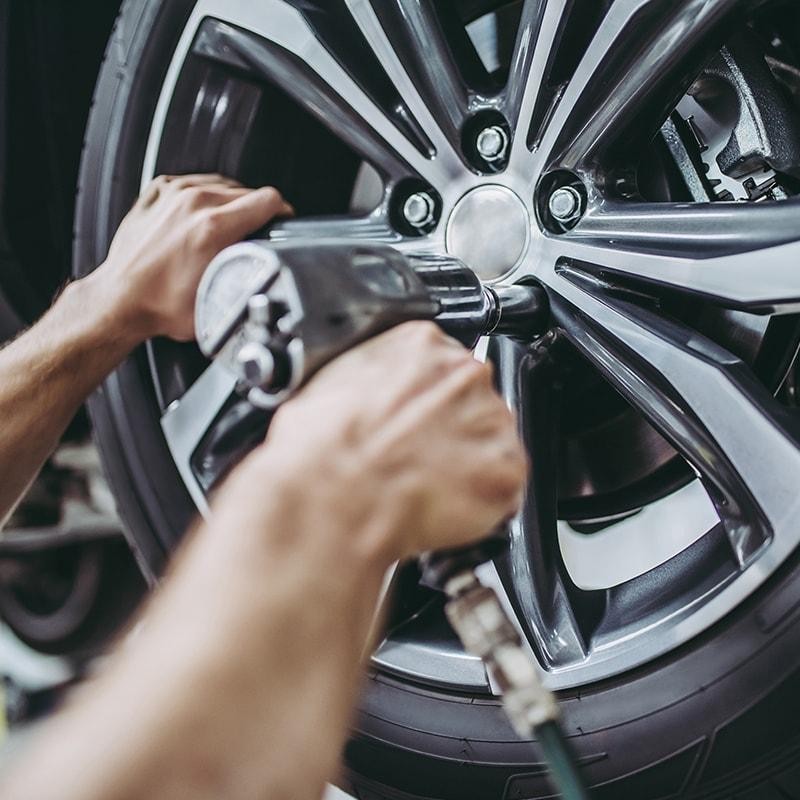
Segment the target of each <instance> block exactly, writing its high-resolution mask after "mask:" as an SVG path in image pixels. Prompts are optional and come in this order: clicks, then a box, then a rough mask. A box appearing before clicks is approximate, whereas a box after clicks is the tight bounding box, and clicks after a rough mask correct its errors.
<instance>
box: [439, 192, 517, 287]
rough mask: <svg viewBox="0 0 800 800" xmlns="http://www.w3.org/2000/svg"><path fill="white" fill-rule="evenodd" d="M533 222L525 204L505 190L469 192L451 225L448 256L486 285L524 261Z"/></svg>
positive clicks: (447, 238)
mask: <svg viewBox="0 0 800 800" xmlns="http://www.w3.org/2000/svg"><path fill="white" fill-rule="evenodd" d="M530 235H531V219H530V215H529V213H528V210H527V209H526V208H525V205H524V204H523V202H522V200H520V199H519V197H518V196H517V195H516V194H515V193H514V192H512V191H511V190H510V189H508V188H506V187H505V186H499V185H497V184H491V185H489V186H479V187H478V188H477V189H473V190H472V191H470V192H467V194H465V195H464V196H463V197H462V198H461V199H460V200H459V201H458V203H456V205H455V208H454V209H453V212H452V214H450V219H449V220H448V222H447V233H446V244H447V252H448V253H450V254H451V255H454V256H456V257H457V258H460V259H461V260H462V261H463V262H464V263H465V264H467V265H468V266H469V267H470V268H471V269H473V270H474V271H475V272H476V273H477V275H478V276H479V277H480V278H481V280H484V281H495V280H498V279H499V278H502V277H503V276H504V275H507V274H508V273H510V272H511V271H512V270H513V269H514V268H515V267H516V266H517V265H518V264H519V263H520V261H521V260H522V259H523V258H524V256H525V253H526V252H527V249H528V243H529V241H530Z"/></svg>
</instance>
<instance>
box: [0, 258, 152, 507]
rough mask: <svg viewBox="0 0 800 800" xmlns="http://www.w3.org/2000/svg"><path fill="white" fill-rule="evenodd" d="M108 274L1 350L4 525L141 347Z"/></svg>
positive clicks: (81, 286) (63, 299) (74, 290)
mask: <svg viewBox="0 0 800 800" xmlns="http://www.w3.org/2000/svg"><path fill="white" fill-rule="evenodd" d="M116 311H117V305H116V304H115V302H114V298H113V297H112V296H111V293H110V292H109V289H108V282H107V280H106V279H105V276H104V274H103V273H100V279H99V280H98V279H97V278H95V277H90V278H87V279H84V280H82V281H78V282H76V283H73V284H71V285H70V286H68V287H67V288H66V289H65V291H64V292H63V293H62V294H61V296H60V297H59V299H58V300H57V301H56V303H55V304H54V305H53V307H52V308H51V309H50V310H49V311H48V312H47V314H45V316H44V317H42V319H41V320H40V321H39V322H38V323H37V324H36V325H34V326H33V327H32V328H30V329H29V330H28V331H27V332H25V333H24V334H22V335H21V336H20V337H19V338H17V339H16V340H15V341H13V342H11V343H10V344H8V345H6V346H5V347H4V348H3V349H2V350H0V420H2V425H0V475H2V476H3V480H2V481H0V523H2V522H4V521H5V520H6V519H7V517H8V515H9V514H10V513H11V511H12V510H13V508H14V506H15V505H16V503H17V502H18V501H19V499H20V497H21V496H22V495H23V494H24V492H25V490H26V489H27V488H28V486H29V485H30V483H31V481H32V480H33V479H34V478H35V477H36V474H37V473H38V471H39V469H40V468H41V466H42V464H43V463H44V461H45V460H46V459H47V457H48V456H49V455H50V454H51V453H52V451H53V449H54V448H55V447H56V445H57V444H58V441H59V439H60V437H61V435H62V434H63V432H64V430H65V429H66V427H67V425H68V424H69V422H70V420H71V419H72V418H73V417H74V415H75V413H76V412H77V410H78V408H79V407H80V405H81V404H82V403H83V402H84V401H85V399H86V397H87V396H88V395H89V394H90V392H91V391H92V390H93V389H94V388H95V387H96V386H97V385H98V384H99V383H100V381H102V379H103V378H104V377H105V376H106V375H107V374H108V373H109V372H110V371H111V370H112V369H113V368H114V367H115V366H116V365H117V364H118V363H119V362H120V361H121V360H122V359H123V358H124V357H125V355H126V354H127V353H128V352H129V351H130V350H131V349H132V347H133V346H134V345H135V344H136V341H137V337H136V335H135V332H134V331H133V328H132V326H131V325H129V321H128V320H126V319H123V318H121V317H118V316H116Z"/></svg>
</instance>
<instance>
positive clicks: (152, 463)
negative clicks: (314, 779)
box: [75, 0, 800, 800]
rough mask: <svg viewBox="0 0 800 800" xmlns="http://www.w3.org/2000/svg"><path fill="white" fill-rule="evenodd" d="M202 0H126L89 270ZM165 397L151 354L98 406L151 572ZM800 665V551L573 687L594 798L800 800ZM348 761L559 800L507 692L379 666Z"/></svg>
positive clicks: (88, 210)
mask: <svg viewBox="0 0 800 800" xmlns="http://www.w3.org/2000/svg"><path fill="white" fill-rule="evenodd" d="M192 6H193V0H127V2H126V3H125V5H124V6H123V8H122V11H121V14H120V17H119V20H118V22H117V26H116V28H115V31H114V34H113V37H112V40H111V44H110V46H109V49H108V53H107V59H106V63H105V65H104V68H103V70H102V73H101V76H100V81H99V84H98V88H97V92H96V97H95V107H94V112H93V115H92V118H91V121H90V125H89V129H88V134H87V139H86V146H85V154H84V162H83V169H82V173H81V186H80V195H79V204H78V213H77V220H76V242H75V263H76V267H77V270H78V274H84V273H85V272H87V271H89V270H91V269H92V268H93V267H94V266H95V265H96V264H97V263H99V262H100V261H102V259H103V257H104V256H105V254H106V250H107V247H108V243H109V241H110V237H111V235H112V233H113V231H114V229H115V227H116V225H117V224H118V222H119V221H120V219H121V218H122V216H123V214H124V212H125V211H126V209H127V208H128V207H129V206H130V204H131V203H132V201H133V199H134V197H135V195H136V192H137V187H138V183H139V179H140V173H141V168H142V161H143V155H144V146H145V141H146V136H147V131H148V129H149V124H150V121H151V118H152V114H153V109H154V105H155V102H156V99H157V96H158V90H159V87H160V85H161V82H162V80H163V77H164V73H165V70H166V67H167V65H168V62H169V60H170V57H171V54H172V52H173V49H174V46H175V43H176V41H177V38H178V37H179V35H180V33H181V30H182V28H183V26H184V23H185V20H186V18H187V17H188V14H189V12H190V9H191V7H192ZM153 398H154V393H153V387H152V383H151V379H150V376H149V373H148V370H147V365H146V363H145V361H144V356H143V354H142V353H139V354H136V355H134V356H133V357H132V358H131V359H130V360H129V361H128V362H127V363H126V364H124V365H123V366H122V367H121V368H120V370H119V371H118V372H117V373H116V374H115V375H114V376H113V377H112V378H111V379H110V380H109V381H108V382H107V383H106V385H105V386H104V388H103V390H102V391H101V392H100V393H99V394H98V395H97V396H96V397H95V398H94V400H93V402H92V404H91V412H92V416H93V420H94V423H95V430H96V433H97V436H98V439H99V442H100V445H101V449H102V452H103V455H104V458H105V462H106V466H107V467H108V470H109V473H110V475H111V478H112V483H113V486H114V488H115V491H116V495H117V498H118V501H119V504H120V508H121V511H122V513H123V515H124V517H125V520H126V521H127V524H128V526H129V528H130V530H131V532H132V536H133V540H134V543H135V545H136V547H137V548H138V551H139V555H140V558H141V559H142V562H143V564H144V565H145V567H146V568H147V569H148V572H149V574H151V575H155V574H157V573H158V572H159V570H160V569H161V568H162V567H163V564H164V560H165V557H166V554H167V553H168V552H169V550H170V549H171V548H172V547H173V546H174V544H175V542H176V541H177V539H178V538H179V536H180V533H181V531H182V530H183V529H184V528H185V526H186V524H187V522H188V514H187V512H186V507H187V504H186V502H185V501H186V497H185V490H184V489H183V488H182V486H181V484H180V481H179V479H178V476H177V473H176V471H175V469H174V467H173V466H172V464H171V461H170V458H169V454H168V452H167V449H166V445H165V443H164V441H163V439H161V435H160V429H159V427H158V424H157V408H156V405H155V400H154V399H153ZM181 493H182V494H181ZM178 497H180V498H182V499H181V500H180V501H176V498H178ZM799 665H800V566H799V565H798V560H797V557H796V556H795V557H794V558H793V559H791V563H788V564H786V565H785V567H784V568H783V569H782V571H781V572H780V574H777V575H775V576H773V578H772V579H771V580H770V581H769V583H768V584H767V585H766V586H764V587H763V588H762V589H761V590H760V591H759V592H758V593H757V594H756V595H755V596H753V597H751V598H750V600H749V601H747V602H746V603H745V604H744V605H743V606H742V607H741V608H740V609H738V610H737V612H736V613H735V614H733V615H731V616H730V617H729V618H728V619H727V620H725V621H724V622H723V623H721V624H719V625H717V626H716V627H715V628H713V629H712V630H710V631H708V632H707V633H706V634H704V635H703V636H700V637H698V638H696V639H694V640H693V641H691V642H690V643H688V644H686V645H685V646H683V647H681V648H680V649H678V650H676V651H673V652H672V653H671V654H670V655H669V656H668V657H664V658H662V659H660V660H658V661H656V662H652V663H650V664H648V665H646V666H644V667H642V668H640V669H638V670H636V671H633V672H630V673H628V674H625V675H623V676H620V677H619V678H618V679H615V680H613V681H606V682H604V683H600V684H595V685H592V686H588V687H585V688H583V689H581V690H580V691H570V692H565V693H564V694H563V696H562V698H561V699H562V701H563V712H564V724H565V727H566V729H567V731H568V732H569V734H570V737H571V741H572V744H573V746H574V749H575V750H576V751H577V753H578V755H579V757H580V758H581V760H582V761H583V763H584V765H585V772H586V775H587V776H588V778H589V780H590V782H591V784H592V785H593V786H594V787H596V788H595V790H594V792H593V795H592V796H593V797H596V798H614V800H626V799H628V798H630V799H631V800H654V799H655V798H668V797H683V798H708V799H709V800H710V799H711V798H740V800H745V799H746V798H747V799H748V800H793V799H797V800H800V760H798V754H799V753H800V720H799V719H798V716H799V715H800V669H799V668H798V667H799ZM265 680H268V677H265ZM347 764H348V773H347V775H348V777H349V779H350V784H351V785H350V789H351V791H353V792H354V793H355V794H356V795H357V796H358V797H360V798H362V800H379V799H383V798H395V799H398V798H437V799H438V800H494V798H498V799H499V798H503V799H504V800H521V799H522V798H544V797H552V796H553V794H552V790H551V789H550V788H549V786H548V784H547V781H546V778H545V774H544V773H545V768H544V765H543V764H542V763H541V761H540V757H539V754H538V751H537V749H536V745H535V744H533V745H531V744H530V743H527V742H520V741H519V740H518V739H517V737H516V736H515V735H514V733H513V732H512V731H511V729H510V727H509V725H508V724H507V723H506V721H505V719H504V717H503V715H502V713H501V710H500V708H499V705H498V703H497V702H496V700H494V699H493V698H489V697H485V696H465V695H454V694H447V693H444V692H437V691H433V690H430V689H425V688H422V687H414V686H411V685H409V684H407V683H402V682H400V681H397V680H395V679H392V678H389V677H387V676H385V675H381V674H374V675H371V676H370V678H369V680H368V681H367V683H366V685H365V690H364V695H363V699H362V702H361V713H360V717H359V721H358V724H357V726H356V730H355V733H354V736H353V739H352V741H351V742H350V744H349V745H348V748H347ZM298 794H302V788H299V789H298Z"/></svg>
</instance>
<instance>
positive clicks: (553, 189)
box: [536, 170, 587, 233]
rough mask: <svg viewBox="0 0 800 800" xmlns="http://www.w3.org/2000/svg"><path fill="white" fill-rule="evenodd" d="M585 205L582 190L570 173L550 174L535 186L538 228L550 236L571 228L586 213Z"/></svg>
mask: <svg viewBox="0 0 800 800" xmlns="http://www.w3.org/2000/svg"><path fill="white" fill-rule="evenodd" d="M586 204H587V195H586V187H585V186H584V185H583V183H582V182H581V180H580V178H578V177H577V176H576V175H574V174H573V173H571V172H567V171H565V170H558V171H556V172H551V173H549V174H547V175H545V176H544V177H543V178H542V180H541V181H540V183H539V187H538V189H537V192H536V211H537V214H538V216H539V222H540V223H541V225H542V227H544V228H546V229H547V230H549V231H550V232H551V233H565V232H566V231H568V230H571V229H572V228H574V227H575V226H576V225H577V224H578V222H579V221H580V219H581V217H582V216H583V215H584V213H585V212H586Z"/></svg>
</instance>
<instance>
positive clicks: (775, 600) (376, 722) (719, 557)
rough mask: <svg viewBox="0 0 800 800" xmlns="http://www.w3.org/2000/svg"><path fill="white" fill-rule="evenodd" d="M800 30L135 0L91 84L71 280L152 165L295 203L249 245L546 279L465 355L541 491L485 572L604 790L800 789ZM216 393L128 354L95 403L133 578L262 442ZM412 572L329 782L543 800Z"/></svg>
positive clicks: (554, 3) (772, 17) (160, 344)
mask: <svg viewBox="0 0 800 800" xmlns="http://www.w3.org/2000/svg"><path fill="white" fill-rule="evenodd" d="M798 23H800V19H798V11H797V10H796V8H795V7H794V6H793V5H791V4H788V3H781V2H775V3H770V4H766V5H765V4H756V3H747V2H723V1H722V0H720V1H717V0H704V2H700V1H699V0H670V2H658V1H657V0H615V1H614V2H602V3H600V2H591V1H590V0H574V1H573V2H568V1H567V0H548V1H547V2H534V0H527V1H526V2H502V1H501V0H494V1H493V0H485V1H484V0H463V1H457V0H453V1H452V2H448V3H434V2H433V0H415V2H408V1H407V0H386V2H384V1H383V0H381V1H380V2H369V1H368V0H335V2H314V0H309V1H308V2H297V1H295V0H197V1H196V0H172V2H165V0H128V2H127V3H126V4H125V5H124V7H123V9H122V12H121V14H120V17H119V19H118V22H117V26H116V29H115V32H114V34H113V36H112V39H111V43H110V45H109V49H108V52H107V57H106V63H105V65H104V68H103V71H102V73H101V76H100V81H99V84H98V89H97V93H96V98H95V106H94V110H93V114H92V119H91V121H90V125H89V129H88V133H87V139H86V145H85V153H84V160H83V168H82V172H81V181H80V196H79V204H78V212H77V220H76V242H75V262H76V268H77V272H78V274H79V275H80V274H85V273H86V272H88V271H90V270H91V269H92V268H94V267H95V266H96V265H97V264H98V263H99V262H101V261H102V259H103V258H104V257H105V254H106V252H107V248H108V244H109V241H110V239H111V236H112V235H113V232H114V230H115V228H116V226H117V224H118V223H119V221H120V220H121V218H122V216H123V215H124V213H125V211H126V210H127V209H128V208H129V207H130V205H131V203H132V202H133V200H134V198H135V197H136V195H137V193H138V191H139V189H140V187H141V186H142V185H143V183H145V182H146V181H147V180H148V179H150V178H151V177H153V176H154V175H156V174H158V173H164V172H168V173H176V172H190V171H218V172H223V173H227V174H230V175H233V176H235V177H238V178H239V179H240V180H242V181H244V182H246V183H249V184H251V185H262V184H267V183H269V184H274V185H276V186H278V188H280V189H281V190H282V191H283V193H284V194H285V195H286V196H287V198H288V199H289V200H290V201H291V202H292V203H293V204H294V206H295V208H296V209H297V211H298V217H297V219H296V220H293V221H290V222H285V223H282V224H280V225H277V226H275V227H274V228H273V230H272V233H271V236H272V237H273V238H274V239H277V240H288V239H292V240H295V241H303V240H306V241H311V240H314V239H318V238H319V237H322V236H326V237H328V236H336V237H343V238H347V239H350V240H359V241H380V242H386V243H390V244H393V245H395V246H397V247H399V248H401V249H405V250H407V251H412V252H441V251H443V250H447V251H449V252H452V253H456V254H458V255H460V256H461V257H463V258H465V259H466V260H467V262H468V263H469V265H470V266H471V267H473V269H475V270H476V271H477V272H478V274H479V275H481V277H482V278H484V279H485V280H486V281H487V282H488V283H496V282H502V283H505V282H516V281H528V280H536V281H539V282H541V283H542V284H543V285H544V287H545V288H546V290H547V292H548V295H549V298H550V304H551V308H552V324H551V327H550V330H549V331H548V333H547V334H545V335H544V336H542V337H541V338H539V339H537V340H536V341H535V342H532V343H529V344H525V345H522V344H519V343H515V342H511V341H497V342H493V343H491V344H490V345H489V348H488V353H487V356H488V357H489V358H491V359H493V360H494V361H495V363H496V365H497V374H498V382H499V387H500V389H501V391H502V392H503V393H504V395H505V397H506V398H507V400H508V402H509V404H510V405H511V406H512V407H514V408H515V409H516V410H517V412H518V415H519V418H520V424H521V428H522V433H523V436H524V438H525V442H526V444H527V446H528V450H529V453H530V457H531V462H532V465H533V469H532V478H531V483H530V486H529V490H528V493H527V499H526V503H525V507H524V509H523V512H522V513H521V514H520V516H519V517H518V519H517V520H516V521H515V522H514V524H513V526H512V538H511V547H510V551H509V553H508V555H507V557H505V558H503V559H499V560H498V561H497V562H496V563H495V564H492V565H490V566H488V567H486V568H485V574H484V579H485V580H487V581H489V582H492V583H494V584H495V585H496V586H497V587H499V588H500V589H501V590H502V592H503V596H504V597H505V598H506V600H507V602H508V605H509V608H510V609H512V610H513V612H514V614H515V618H516V620H517V621H518V624H519V627H520V630H521V631H522V633H523V634H524V637H525V641H527V642H528V643H529V644H530V647H531V648H532V650H533V652H534V653H535V654H536V656H537V658H538V659H539V661H540V663H541V665H542V667H543V668H544V670H545V674H546V678H547V681H548V683H549V685H550V686H551V687H553V688H554V689H556V690H557V691H558V693H559V697H560V699H561V701H562V708H563V717H564V725H565V728H566V730H567V731H568V733H569V735H570V738H571V741H572V743H573V746H574V748H575V750H576V752H577V754H578V757H579V758H580V760H581V762H582V764H583V767H584V771H585V773H586V775H587V777H588V779H589V781H590V782H591V784H592V785H593V787H594V794H593V796H596V797H608V798H615V799H616V800H619V798H636V800H646V799H649V798H665V797H691V798H695V797H696V798H701V797H702V798H722V797H726V798H727V797H733V796H736V797H742V798H745V797H758V798H770V797H775V798H778V797H783V798H793V797H800V769H798V767H797V766H796V765H797V752H798V748H800V723H798V720H797V713H796V712H797V709H798V699H799V698H800V671H799V670H798V668H799V667H800V626H798V624H797V621H798V614H800V581H798V563H797V545H798V542H800V527H798V525H797V516H798V511H800V508H798V496H800V495H799V493H798V486H800V449H799V448H798V435H799V434H800V430H799V429H798V419H797V412H796V410H795V397H796V391H795V388H794V387H795V378H794V367H793V364H794V359H795V355H796V353H797V344H798V333H799V329H798V318H797V316H796V312H797V309H798V307H800V275H799V274H796V272H797V257H798V255H800V250H799V249H798V241H797V240H798V238H799V237H800V234H799V233H798V230H800V227H799V226H798V222H800V210H799V207H798V205H797V202H798V201H797V200H796V199H795V195H796V194H797V192H798V189H800V183H798V179H800V132H799V131H798V127H797V113H798V97H799V96H800V80H798V77H797V76H798V75H800V71H798V67H800V25H799V24H798ZM412 195H417V196H419V195H423V196H424V199H425V202H426V205H427V206H428V208H429V212H430V213H429V214H426V215H425V218H424V219H422V218H420V217H417V216H416V215H414V214H412V213H409V205H408V201H409V198H411V197H412ZM475 234H477V235H475ZM232 390H233V385H232V382H231V380H229V379H227V378H226V377H225V375H224V374H223V373H222V372H221V371H219V370H218V369H216V368H215V367H214V366H209V365H208V364H207V363H206V362H205V361H204V360H203V359H202V357H201V356H200V354H199V352H198V351H197V349H196V348H195V347H194V346H193V345H177V344H174V343H171V342H166V341H153V342H150V343H149V344H148V345H147V346H145V347H143V348H141V349H140V350H139V351H138V352H137V353H135V354H134V355H133V356H132V357H131V358H130V359H129V360H128V361H127V362H126V363H125V364H124V365H123V366H122V367H121V368H120V369H119V370H118V371H117V372H116V373H115V374H114V375H113V376H112V377H111V378H110V379H109V380H108V381H107V382H106V384H105V385H104V387H103V389H102V390H101V391H100V392H99V393H98V395H97V396H96V397H95V398H94V400H93V402H92V405H91V410H92V415H93V420H94V423H95V427H96V430H97V434H98V437H99V440H100V443H101V446H102V449H103V453H104V457H105V462H106V466H107V468H108V471H109V473H110V475H111V479H112V483H113V485H114V488H115V490H116V493H117V498H118V501H119V503H120V506H121V509H122V512H123V515H124V516H125V519H126V521H127V523H128V527H129V530H130V535H131V537H132V542H133V545H134V547H135V548H136V550H137V552H138V553H139V556H140V558H141V560H142V562H143V563H144V564H146V566H147V567H148V569H149V572H150V575H151V577H153V578H155V576H157V575H158V574H159V573H160V572H161V570H162V569H163V567H164V564H165V562H166V560H167V558H168V556H169V554H170V552H171V551H172V550H173V549H174V547H175V545H176V544H177V542H178V541H179V539H180V537H181V535H182V533H183V531H184V530H185V529H186V527H187V525H188V523H189V521H190V520H191V518H192V516H193V515H194V514H195V513H196V511H197V509H198V508H199V509H200V510H201V511H202V510H204V509H205V502H206V501H205V496H206V493H207V491H208V490H209V489H210V487H211V486H213V485H214V483H215V481H216V480H217V479H218V478H219V476H220V475H222V474H223V473H224V472H225V471H226V470H227V469H228V468H229V467H230V466H231V464H233V463H235V462H236V460H237V459H239V458H240V457H241V456H242V455H243V453H244V452H246V450H247V449H248V448H249V447H252V446H253V445H254V444H255V443H256V442H257V441H258V440H259V439H260V438H261V437H263V433H264V431H265V429H266V425H267V423H268V421H267V420H257V421H256V422H255V423H254V422H253V419H252V417H250V416H248V417H245V418H242V417H241V416H239V412H238V409H239V406H238V405H237V404H235V403H233V402H232ZM267 489H268V487H267ZM257 490H258V491H264V490H265V487H257ZM417 577H418V576H417V575H416V574H415V568H414V567H413V566H410V567H408V568H404V569H403V570H400V572H399V573H398V574H397V576H396V578H395V589H396V592H395V596H396V598H397V599H396V602H395V603H394V607H393V609H392V614H391V617H390V627H389V632H388V634H387V636H386V639H385V641H384V642H383V644H382V645H381V647H380V648H379V649H378V651H377V653H376V654H375V656H374V658H373V660H372V665H371V670H370V676H369V681H368V683H367V686H366V687H365V691H364V695H363V698H362V701H361V713H360V717H359V721H358V723H357V725H356V727H355V730H354V734H353V738H352V740H351V742H350V744H349V745H348V748H347V764H348V773H347V775H348V779H349V781H350V788H351V790H352V791H354V792H355V793H356V794H357V795H358V796H359V797H362V798H418V797H427V798H438V799H439V800H451V799H452V800H455V799H456V798H457V799H458V800H469V799H470V798H475V799H476V800H477V799H478V798H480V799H481V800H485V798H487V797H498V798H507V799H508V800H512V798H544V797H548V796H551V795H550V789H549V787H548V784H547V779H546V768H545V765H544V764H543V763H542V761H541V756H540V754H539V752H538V750H537V748H536V745H535V743H533V745H532V744H531V743H530V742H524V741H520V740H519V739H518V738H517V737H516V736H515V734H514V733H513V731H512V730H511V729H510V727H509V725H508V723H507V722H506V720H505V718H504V716H503V714H502V710H501V707H500V704H499V702H498V699H497V697H496V696H495V694H494V692H493V686H492V683H491V681H490V679H489V678H488V677H487V675H486V673H485V671H484V669H483V667H482V665H481V664H480V662H478V661H477V660H475V659H474V658H471V657H470V656H468V655H467V654H466V653H464V652H463V650H462V649H461V648H460V646H459V645H458V642H457V641H456V639H455V637H454V635H453V634H452V632H451V631H450V630H449V629H448V627H447V625H446V623H445V621H444V617H443V614H442V604H441V600H440V598H438V597H437V596H436V595H435V594H433V593H430V592H428V591H426V590H424V589H422V588H420V587H419V586H418V582H417ZM266 679H268V678H267V677H266V676H265V680H266Z"/></svg>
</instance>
